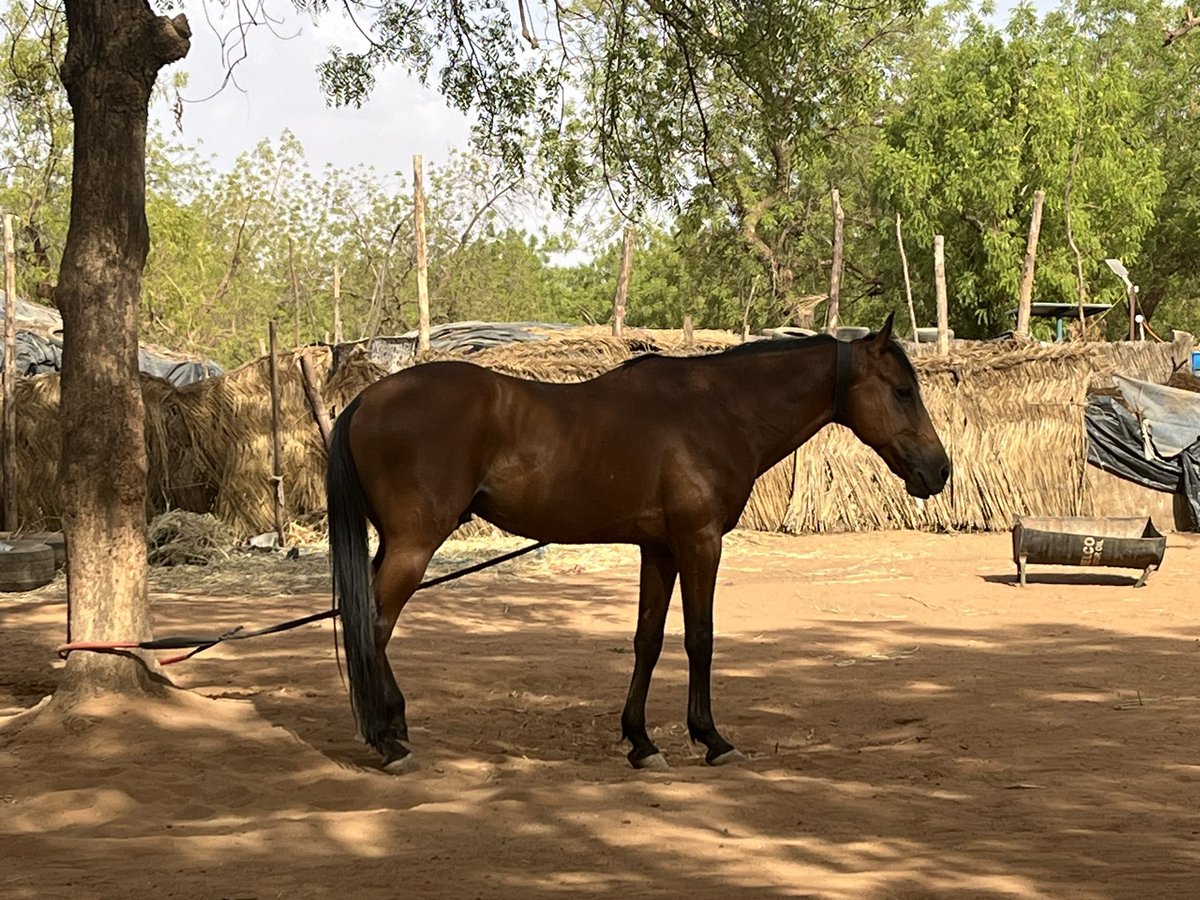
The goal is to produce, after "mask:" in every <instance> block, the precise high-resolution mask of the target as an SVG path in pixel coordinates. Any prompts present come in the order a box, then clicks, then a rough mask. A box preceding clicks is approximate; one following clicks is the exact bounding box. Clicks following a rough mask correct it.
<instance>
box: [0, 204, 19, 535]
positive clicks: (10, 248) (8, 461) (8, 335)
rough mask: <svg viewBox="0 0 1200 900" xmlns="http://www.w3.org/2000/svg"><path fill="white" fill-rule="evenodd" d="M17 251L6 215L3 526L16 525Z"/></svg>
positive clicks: (10, 526)
mask: <svg viewBox="0 0 1200 900" xmlns="http://www.w3.org/2000/svg"><path fill="white" fill-rule="evenodd" d="M16 389H17V251H16V242H15V240H14V238H13V217H12V216H8V215H6V216H5V217H4V412H3V437H2V440H0V442H2V443H3V455H4V510H3V514H4V530H5V531H16V529H17V407H16V400H15V395H16Z"/></svg>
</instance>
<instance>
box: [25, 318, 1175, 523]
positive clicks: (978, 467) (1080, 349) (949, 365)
mask: <svg viewBox="0 0 1200 900" xmlns="http://www.w3.org/2000/svg"><path fill="white" fill-rule="evenodd" d="M1185 337H1186V339H1184V337H1181V338H1180V340H1178V341H1177V342H1176V343H1175V344H1061V345H1053V346H1049V347H1041V346H1025V347H1019V346H1015V345H1011V344H1010V345H997V344H978V343H976V344H969V343H965V342H963V343H959V344H957V345H956V346H955V348H954V349H953V351H952V353H951V355H950V356H948V357H937V356H930V355H926V353H927V351H926V350H925V348H924V347H922V348H919V349H918V350H917V351H916V352H915V353H914V365H915V367H916V369H917V372H918V374H919V376H920V379H921V382H922V390H923V394H924V397H925V402H926V405H927V406H928V408H929V411H930V415H931V416H932V418H933V420H934V424H935V426H936V427H937V429H938V431H939V433H940V434H941V435H942V437H943V440H944V441H945V443H946V444H947V449H948V450H949V452H950V455H951V457H952V459H953V461H954V466H955V474H954V478H953V480H952V483H951V486H950V487H949V489H948V490H947V491H945V492H944V493H943V494H942V495H941V496H939V497H937V498H935V499H933V500H931V501H929V502H928V503H926V504H925V506H924V509H920V508H918V506H917V504H916V503H915V502H914V501H913V500H912V498H910V497H908V496H907V494H906V493H905V492H904V488H903V485H902V484H901V483H900V481H899V480H898V479H897V478H895V476H893V475H892V474H891V473H890V472H888V471H887V469H886V467H885V466H884V465H883V463H882V461H880V460H879V459H878V457H876V456H875V454H874V453H873V452H872V451H870V450H868V449H867V448H866V447H864V446H863V445H862V444H861V443H859V441H858V440H857V439H856V438H854V437H853V435H851V434H850V433H849V432H848V431H846V430H845V429H843V428H841V427H839V426H833V427H831V428H827V429H825V431H823V432H822V433H821V434H819V435H818V436H817V437H816V438H814V439H813V440H812V441H810V442H809V443H808V444H807V445H805V446H804V447H803V448H801V450H800V451H799V452H798V453H796V454H795V455H794V456H792V457H789V458H788V459H786V460H784V461H783V462H782V463H781V464H780V465H778V466H776V467H775V468H774V469H772V470H771V471H770V472H768V473H766V474H765V475H764V476H763V477H762V478H761V479H760V480H759V483H758V485H757V487H756V489H755V491H754V494H753V496H752V497H751V500H750V504H749V506H748V507H747V509H746V513H745V515H744V516H743V519H742V525H743V526H744V527H748V528H754V529H759V530H767V531H777V530H785V531H790V532H813V531H839V530H869V529H880V528H933V529H988V530H999V529H1007V528H1008V527H1009V526H1010V525H1011V523H1012V518H1013V516H1015V515H1076V514H1082V515H1092V514H1114V515H1115V514H1119V513H1121V512H1122V511H1121V510H1102V509H1096V508H1095V505H1096V500H1095V497H1093V496H1092V493H1091V491H1090V490H1089V481H1088V478H1087V477H1086V474H1087V473H1086V469H1087V467H1086V464H1085V446H1084V428H1083V409H1084V403H1085V398H1086V395H1087V393H1088V391H1089V389H1093V388H1097V387H1100V388H1103V387H1106V386H1107V383H1108V376H1110V375H1111V374H1112V373H1114V372H1120V373H1123V374H1128V375H1130V376H1133V377H1137V378H1142V379H1144V380H1148V381H1157V382H1159V383H1162V382H1165V381H1166V380H1167V379H1168V378H1169V377H1170V376H1171V374H1172V371H1173V370H1174V369H1176V368H1178V364H1179V363H1180V361H1182V360H1186V359H1187V358H1188V353H1189V352H1190V349H1191V337H1190V336H1185ZM734 342H736V338H735V337H734V336H733V335H732V334H729V333H724V332H706V331H698V332H696V334H695V343H694V345H693V346H691V347H686V346H685V345H684V340H683V336H682V334H681V333H679V332H661V331H655V332H638V331H636V330H633V331H629V332H627V333H626V335H625V336H624V337H623V338H621V339H617V338H613V337H612V336H611V335H608V334H606V333H604V332H603V331H601V330H600V329H579V330H576V331H570V332H551V333H548V334H547V338H546V340H545V341H541V342H534V343H520V344H511V345H505V346H500V347H495V348H491V349H487V350H484V351H482V352H479V353H475V354H472V355H471V356H470V359H471V360H473V361H475V362H477V363H479V364H481V365H485V366H489V367H491V368H494V369H496V370H498V371H502V372H507V373H509V374H512V375H516V376H519V377H527V378H539V379H544V380H551V381H579V380H583V379H586V378H591V377H594V376H595V375H598V374H599V373H601V372H603V371H605V370H607V369H609V368H611V367H613V366H614V365H617V364H618V363H620V362H621V361H623V360H625V359H628V358H629V357H630V356H632V355H634V354H635V353H638V352H642V351H646V350H655V351H658V352H663V353H673V354H684V353H707V352H714V351H717V350H719V349H721V348H722V347H724V346H728V345H729V344H732V343H734ZM302 353H303V354H304V355H306V356H307V357H308V358H309V360H310V361H311V362H312V364H313V366H312V367H313V369H314V370H315V371H316V372H317V373H318V375H319V377H320V378H321V379H322V383H321V384H320V385H319V388H320V390H321V392H322V394H323V396H324V398H325V400H326V402H327V403H328V404H329V405H330V406H332V407H334V408H335V409H340V408H342V407H343V406H344V405H345V404H346V403H347V402H349V400H350V399H351V398H353V396H354V395H355V394H356V393H358V391H360V390H362V388H364V387H365V386H366V385H368V384H370V383H371V382H373V381H375V380H377V379H378V378H379V377H381V376H382V375H384V374H385V372H384V371H383V369H382V368H381V367H379V366H378V365H376V364H375V363H373V362H372V361H371V360H370V359H368V358H367V357H366V356H365V355H364V354H362V353H359V354H351V355H350V356H349V358H348V359H346V360H345V361H344V362H343V364H342V365H340V366H339V368H338V370H337V371H336V372H335V373H333V375H332V376H329V375H328V372H329V368H330V362H331V355H330V352H329V351H328V349H326V348H320V347H312V348H305V349H303V350H298V351H293V352H291V353H287V354H282V357H283V358H282V360H281V366H280V385H281V391H282V397H281V404H282V432H283V449H284V491H285V495H286V501H287V507H288V514H287V518H288V519H289V520H291V521H294V522H300V523H306V524H309V525H318V526H319V525H320V524H321V521H322V518H323V511H324V506H325V499H324V448H323V446H322V444H321V441H320V437H319V434H318V432H317V429H316V427H315V425H314V424H313V421H312V417H311V414H310V412H309V409H308V406H307V402H306V400H305V396H304V392H303V386H302V382H301V378H300V372H299V365H298V359H299V356H300V354H302ZM441 356H442V357H443V358H444V357H445V356H446V355H445V354H442V355H441ZM268 378H269V377H268V367H267V360H266V359H265V358H264V359H260V360H257V361H255V362H252V363H249V364H247V365H245V366H242V367H241V368H238V369H235V370H233V371H231V372H229V373H228V374H227V375H225V376H222V377H220V378H214V379H211V380H209V381H203V382H199V383H196V384H193V385H191V386H189V387H186V388H183V389H175V388H172V387H171V386H170V385H168V384H166V383H165V382H161V381H156V380H153V379H148V378H147V379H144V381H143V396H144V397H145V402H146V444H147V450H148V457H149V472H148V484H149V500H148V503H149V508H148V510H147V512H148V514H149V515H154V514H157V513H161V512H164V511H167V510H171V509H183V510H189V511H193V512H199V513H206V512H211V513H213V514H215V515H216V516H217V517H218V518H219V519H220V520H221V521H223V522H225V523H226V524H227V525H228V526H229V527H230V528H231V529H232V531H233V532H234V533H235V534H236V535H238V536H240V537H245V536H248V535H251V534H256V533H261V532H265V531H269V530H271V528H272V522H273V516H272V488H271V432H270V411H271V401H270V391H269V380H268ZM16 402H17V422H18V450H17V453H18V472H19V476H20V495H19V513H20V516H21V520H22V523H23V524H26V525H28V526H35V525H36V526H38V527H53V526H55V525H56V524H57V519H58V516H59V510H60V504H59V500H58V496H57V475H58V473H57V461H58V448H59V434H58V430H59V425H58V377H57V376H56V375H45V376H40V377H37V378H31V379H27V380H24V381H22V382H21V383H20V384H19V385H18V390H17V400H16ZM468 528H472V529H473V530H474V531H478V530H480V526H468Z"/></svg>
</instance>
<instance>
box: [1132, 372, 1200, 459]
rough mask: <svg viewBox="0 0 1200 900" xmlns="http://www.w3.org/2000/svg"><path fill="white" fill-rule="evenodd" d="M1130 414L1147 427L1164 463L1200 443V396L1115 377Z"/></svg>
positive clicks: (1159, 385) (1190, 392)
mask: <svg viewBox="0 0 1200 900" xmlns="http://www.w3.org/2000/svg"><path fill="white" fill-rule="evenodd" d="M1113 381H1115V382H1116V383H1117V387H1118V388H1120V389H1121V396H1122V397H1123V398H1124V399H1125V405H1126V406H1127V407H1129V410H1130V412H1132V413H1133V414H1134V415H1135V416H1137V417H1138V418H1139V419H1141V420H1142V422H1144V423H1145V424H1146V427H1147V429H1148V430H1149V432H1150V440H1151V442H1152V443H1153V444H1154V449H1155V450H1157V451H1158V453H1159V455H1160V456H1162V457H1163V458H1164V459H1171V458H1172V457H1174V456H1178V455H1179V454H1180V453H1182V452H1183V451H1184V450H1186V449H1187V448H1188V447H1190V446H1192V444H1194V443H1196V441H1198V440H1200V394H1196V393H1195V392H1193V391H1181V390H1180V389H1179V388H1173V387H1166V386H1164V385H1161V384H1150V383H1149V382H1146V381H1137V380H1135V379H1133V378H1126V377H1125V376H1124V375H1114V376H1113Z"/></svg>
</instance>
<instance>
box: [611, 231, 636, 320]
mask: <svg viewBox="0 0 1200 900" xmlns="http://www.w3.org/2000/svg"><path fill="white" fill-rule="evenodd" d="M633 239H634V232H633V226H632V225H626V226H625V245H624V246H623V247H622V248H621V269H620V271H619V272H617V292H616V294H614V295H613V322H612V333H613V337H620V336H621V335H622V334H623V333H624V331H625V304H626V302H627V301H628V299H629V273H630V272H631V271H632V270H633Z"/></svg>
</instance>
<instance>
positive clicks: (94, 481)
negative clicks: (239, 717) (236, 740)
mask: <svg viewBox="0 0 1200 900" xmlns="http://www.w3.org/2000/svg"><path fill="white" fill-rule="evenodd" d="M66 14H67V29H68V38H67V50H66V56H65V58H64V61H63V65H62V70H61V72H60V74H61V77H62V81H63V85H64V86H65V87H66V90H67V99H68V101H69V102H70V104H71V110H72V113H73V116H74V127H75V133H74V145H75V153H74V169H73V172H72V180H71V188H72V193H71V221H70V227H69V229H68V231H67V242H66V246H65V248H64V251H63V259H62V265H61V267H60V270H59V280H58V286H57V288H56V290H55V300H56V302H57V304H58V307H59V310H60V311H61V312H62V317H63V370H62V465H61V469H60V471H61V473H62V474H61V489H62V493H63V531H64V533H65V536H66V543H67V548H68V550H67V591H68V604H69V609H68V631H67V634H68V639H69V640H75V641H82V640H86V641H114V640H121V641H130V640H144V639H146V638H148V637H149V636H150V634H151V631H150V611H149V604H148V600H147V595H146V469H147V461H146V445H145V434H144V432H145V427H144V426H145V410H144V408H143V406H142V394H141V387H140V381H139V375H138V304H139V297H140V294H141V282H142V270H143V268H144V266H145V262H146V254H147V252H148V250H149V246H150V236H149V229H148V227H147V224H146V185H145V169H146V120H147V110H148V106H149V102H150V92H151V89H152V88H153V86H154V81H155V78H156V77H157V75H158V71H159V69H160V68H162V67H163V66H165V65H168V64H170V63H172V62H175V61H177V60H180V59H182V58H183V57H184V56H185V55H186V54H187V52H188V46H189V41H188V39H189V38H190V36H191V30H190V29H189V28H188V24H187V19H186V18H185V17H184V16H182V15H179V16H176V17H175V18H174V19H168V18H165V17H162V16H156V15H155V14H154V12H153V11H152V10H151V9H150V7H149V6H148V4H147V3H146V2H145V0H66ZM151 675H152V673H151V672H150V670H149V669H148V668H147V667H146V666H145V665H144V664H143V663H142V662H141V661H140V660H138V659H137V658H134V657H130V656H126V655H114V654H99V653H75V654H72V656H71V657H70V658H69V660H68V662H67V666H66V668H65V669H64V672H63V678H62V682H61V684H60V689H59V693H60V695H62V696H64V697H66V698H67V700H68V702H69V700H70V699H72V698H74V697H78V696H83V695H88V694H96V693H104V692H126V693H131V692H141V691H144V690H146V689H148V688H149V687H150V686H151V685H152V683H154V679H153V678H152V677H151Z"/></svg>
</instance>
